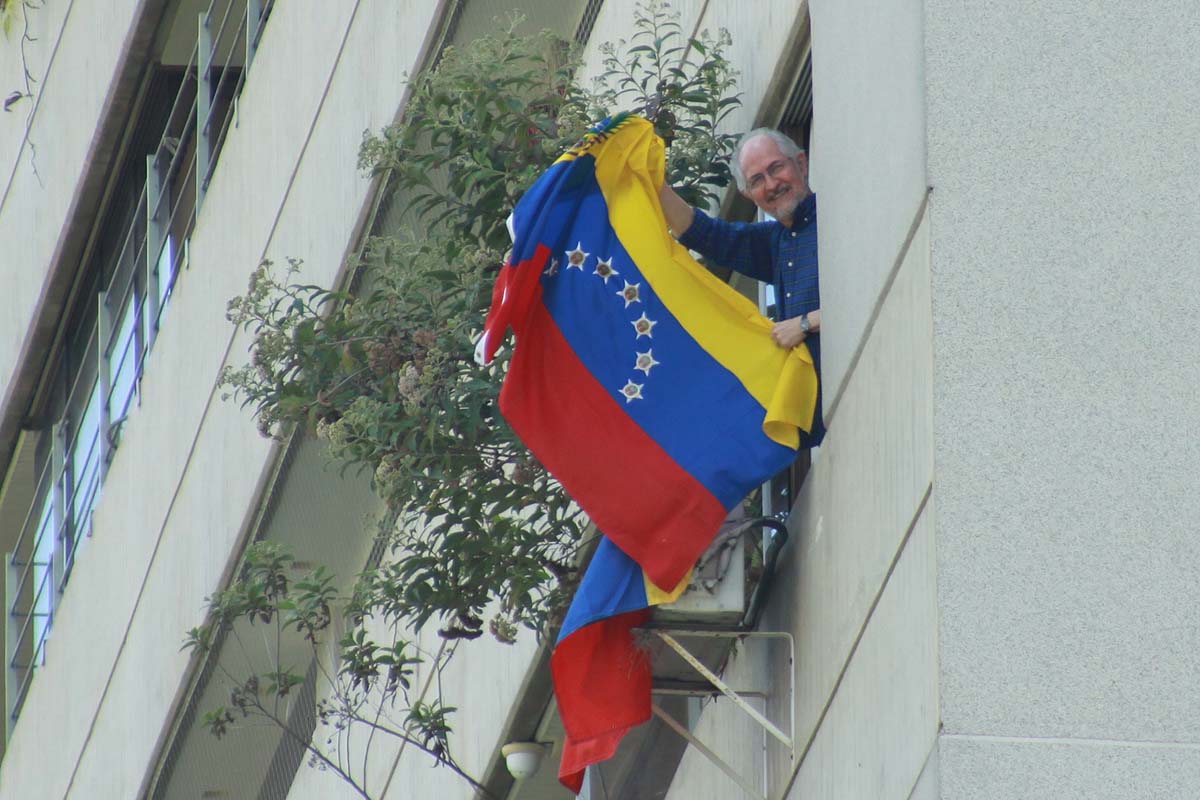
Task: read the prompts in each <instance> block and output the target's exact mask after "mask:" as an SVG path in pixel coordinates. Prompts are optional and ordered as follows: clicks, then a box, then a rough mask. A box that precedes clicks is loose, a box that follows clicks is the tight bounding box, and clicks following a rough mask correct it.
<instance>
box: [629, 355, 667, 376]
mask: <svg viewBox="0 0 1200 800" xmlns="http://www.w3.org/2000/svg"><path fill="white" fill-rule="evenodd" d="M659 363H661V362H658V361H655V360H654V350H653V348H651V349H649V350H647V351H646V352H644V353H638V354H637V361H636V362H635V363H634V365H633V368H634V369H640V370H641V371H642V372H644V373H646V375H647V377H648V376H649V375H650V370H652V369H654V368H655V367H657V366H658V365H659Z"/></svg>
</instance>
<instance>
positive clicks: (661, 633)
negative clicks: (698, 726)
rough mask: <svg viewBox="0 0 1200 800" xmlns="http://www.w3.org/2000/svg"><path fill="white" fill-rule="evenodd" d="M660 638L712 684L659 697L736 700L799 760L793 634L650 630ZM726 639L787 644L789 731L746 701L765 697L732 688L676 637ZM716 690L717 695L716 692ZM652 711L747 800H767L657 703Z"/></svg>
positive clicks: (736, 702)
mask: <svg viewBox="0 0 1200 800" xmlns="http://www.w3.org/2000/svg"><path fill="white" fill-rule="evenodd" d="M649 632H650V633H653V634H654V635H655V636H657V637H658V638H659V639H660V640H662V642H663V643H664V644H666V645H667V646H668V647H669V648H671V649H672V650H674V651H675V653H676V654H678V655H679V657H680V658H682V659H683V660H684V661H686V662H687V663H688V664H689V665H690V666H691V667H692V669H694V670H696V672H698V673H699V674H700V675H701V676H703V677H704V679H705V680H706V681H707V682H708V684H709V685H711V688H710V689H700V688H695V689H692V688H688V689H680V688H671V689H663V690H655V691H656V693H659V694H681V693H683V694H704V695H710V694H715V692H720V693H721V694H723V695H725V697H727V698H729V699H730V700H731V701H733V703H734V705H736V706H737V707H738V708H740V709H741V710H742V711H744V712H745V713H746V714H747V715H748V716H749V717H750V718H751V719H752V720H754V721H755V722H756V723H757V724H758V725H759V726H760V727H762V729H763V730H764V731H766V732H767V733H769V734H770V735H771V736H773V737H774V738H775V739H777V740H779V741H780V742H781V743H782V744H783V745H784V746H785V747H786V748H788V750H789V751H790V753H791V757H792V759H793V760H795V758H796V673H795V670H794V669H793V665H794V664H795V662H796V642H795V640H794V639H793V638H792V635H791V634H790V633H782V632H772V631H699V630H664V629H651V630H650V631H649ZM676 637H678V638H689V637H691V638H717V639H720V638H726V639H744V638H756V639H767V640H771V639H774V640H782V641H786V642H787V647H788V670H787V673H788V689H787V705H788V732H787V733H784V732H783V731H782V730H781V729H780V728H779V726H778V725H776V724H775V723H773V722H771V721H770V720H769V719H767V717H766V716H765V715H764V714H762V713H761V712H759V711H758V709H756V708H754V707H753V706H751V705H750V703H748V702H747V701H746V697H747V696H755V695H758V696H763V695H761V694H760V693H757V692H748V691H738V690H735V689H733V688H731V687H730V686H729V685H728V684H726V683H725V682H724V681H723V680H721V678H720V676H718V675H717V674H716V673H714V672H713V671H712V670H710V669H709V668H708V667H707V666H705V665H704V664H703V663H702V662H701V661H700V660H699V659H698V658H696V657H695V656H694V655H692V653H690V652H689V651H688V650H687V648H685V647H684V646H683V645H682V644H680V643H679V641H678V639H677V638H676ZM714 690H715V692H714ZM651 707H652V709H653V711H654V714H655V716H657V717H658V718H659V719H661V720H662V721H663V722H664V723H665V724H666V725H667V727H669V728H670V729H671V730H673V731H675V732H676V733H677V734H679V735H680V736H682V737H683V738H684V739H685V740H686V741H687V742H688V744H690V745H692V746H693V747H695V748H696V750H698V751H699V752H700V754H701V755H702V756H704V757H705V758H706V759H708V760H709V761H710V762H712V764H713V765H714V766H716V767H717V768H718V769H720V770H721V771H722V772H724V773H725V774H726V775H728V776H729V777H730V778H731V779H732V780H733V781H734V782H735V783H737V785H738V786H740V787H741V788H742V791H744V792H745V793H746V796H747V797H751V798H755V800H767V798H766V796H764V795H763V794H762V793H761V792H759V791H758V789H757V788H756V787H755V786H754V784H753V783H751V781H750V780H749V779H748V778H746V777H745V776H744V775H741V774H740V773H738V771H737V770H735V769H734V768H733V767H732V766H730V765H729V764H728V763H727V762H726V761H725V760H724V759H722V758H721V757H720V756H719V755H717V754H716V753H715V752H713V750H712V749H711V748H709V747H708V746H707V745H705V744H704V743H703V742H701V741H700V740H699V739H697V738H696V736H695V735H694V734H693V733H692V732H691V731H689V730H688V729H687V727H686V726H685V725H683V724H681V723H680V722H679V721H678V720H676V719H675V718H674V717H672V716H671V715H670V714H669V713H668V712H666V711H665V710H663V708H662V707H661V706H659V705H658V704H657V703H653V704H652V706H651Z"/></svg>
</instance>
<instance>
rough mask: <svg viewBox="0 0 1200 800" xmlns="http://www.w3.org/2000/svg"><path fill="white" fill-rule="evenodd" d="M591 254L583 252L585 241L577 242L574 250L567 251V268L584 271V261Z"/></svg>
mask: <svg viewBox="0 0 1200 800" xmlns="http://www.w3.org/2000/svg"><path fill="white" fill-rule="evenodd" d="M590 255H591V253H585V252H583V242H579V243H577V244H576V245H575V249H574V250H568V251H567V269H577V270H580V271H583V262H585V261H587V257H588V256H590Z"/></svg>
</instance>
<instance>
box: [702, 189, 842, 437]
mask: <svg viewBox="0 0 1200 800" xmlns="http://www.w3.org/2000/svg"><path fill="white" fill-rule="evenodd" d="M679 243H680V244H682V245H683V246H684V247H687V248H689V249H691V250H695V251H696V252H697V253H700V254H701V255H702V256H704V257H705V258H707V259H708V260H709V261H711V262H713V263H714V264H717V265H718V266H722V267H726V268H727V269H731V270H733V271H734V272H740V273H742V274H743V275H748V276H750V277H751V278H755V279H757V280H760V281H763V282H764V283H770V284H772V285H774V287H775V303H776V314H775V318H776V319H779V320H785V319H791V318H793V317H798V316H800V315H801V314H807V313H808V312H809V311H816V310H817V309H819V308H820V307H821V291H820V285H819V284H818V282H817V197H816V195H813V194H810V195H809V196H808V197H806V198H804V200H803V201H801V203H800V205H799V206H797V207H796V213H795V215H794V217H793V218H792V226H791V227H790V228H789V227H788V226H786V225H784V224H783V223H781V222H776V221H774V220H772V221H768V222H726V221H725V220H723V219H714V218H713V217H710V216H708V215H707V214H705V213H704V212H703V211H701V210H699V209H696V215H695V217H694V218H693V220H692V224H691V226H690V227H689V228H688V229H687V231H686V232H685V233H684V234H683V235H682V236H680V237H679ZM804 341H805V343H806V344H807V345H808V349H809V352H811V353H812V357H813V363H814V364H815V365H816V367H817V375H818V376H819V375H820V374H821V336H820V335H819V334H816V333H811V334H809V335H808V337H807V338H806V339H805V340H804ZM820 408H821V398H820V395H818V397H817V410H818V414H817V419H816V420H815V421H814V423H815V424H814V426H813V432H812V435H811V436H810V437H809V440H808V441H807V442H806V443H805V446H809V447H813V446H816V445H818V444H820V443H821V439H822V438H823V437H824V435H825V426H824V425H823V424H822V422H821V417H820V413H819V412H820Z"/></svg>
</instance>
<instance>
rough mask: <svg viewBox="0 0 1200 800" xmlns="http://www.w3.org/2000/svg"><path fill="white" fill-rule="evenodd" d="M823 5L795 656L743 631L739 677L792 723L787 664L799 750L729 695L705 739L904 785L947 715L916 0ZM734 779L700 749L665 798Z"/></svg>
mask: <svg viewBox="0 0 1200 800" xmlns="http://www.w3.org/2000/svg"><path fill="white" fill-rule="evenodd" d="M811 14H812V42H813V44H812V47H813V105H814V108H813V115H814V122H813V134H812V149H811V163H812V183H813V186H814V189H815V191H816V192H817V195H818V197H819V198H820V209H819V215H818V224H819V226H820V227H819V230H820V262H821V298H822V306H823V308H822V315H823V318H822V355H823V364H822V370H823V379H824V381H825V387H826V388H825V391H826V395H825V413H826V419H827V422H828V424H829V434H828V437H827V438H826V440H825V443H824V445H823V446H822V447H821V449H820V452H819V455H818V457H817V459H816V461H815V464H814V465H813V468H812V470H811V472H810V473H809V476H808V479H807V481H806V483H805V486H804V488H803V490H802V492H801V496H800V498H799V500H798V503H797V505H796V507H795V509H794V510H793V512H792V515H791V519H790V522H789V528H790V530H791V533H792V541H791V543H790V544H789V545H788V549H787V551H786V556H785V558H784V559H783V560H782V561H781V563H780V566H779V573H780V574H779V579H778V582H777V584H776V587H775V590H774V595H773V597H772V600H771V603H770V606H769V607H768V610H767V613H766V615H765V618H764V620H763V622H762V625H761V626H760V627H761V629H763V630H783V631H789V632H791V633H792V635H793V636H794V637H795V642H796V653H797V654H796V663H795V665H794V666H789V665H788V664H787V662H786V658H784V657H782V656H781V655H780V652H781V651H780V652H776V653H774V654H770V655H768V654H767V653H766V652H765V651H764V650H763V649H762V647H761V645H758V644H750V645H744V646H739V650H738V656H737V658H736V659H735V661H734V664H733V667H732V668H731V672H730V676H731V678H732V679H733V680H734V681H735V682H736V681H738V680H739V679H743V678H744V677H746V676H750V675H753V674H754V673H755V671H756V670H759V669H762V667H763V664H765V665H766V668H767V670H768V672H769V673H770V674H771V675H773V676H774V679H773V681H772V683H771V696H770V697H769V698H768V701H767V709H768V712H769V716H770V717H771V718H772V719H773V720H776V721H784V722H785V723H786V721H787V719H788V712H789V709H788V708H787V705H786V690H787V685H788V679H789V676H790V677H791V678H793V679H794V681H795V686H796V697H795V708H794V710H795V714H796V737H795V738H796V743H797V745H796V746H797V750H796V753H795V754H794V755H793V754H791V753H788V752H787V751H786V750H785V748H783V747H782V746H780V745H778V744H776V743H774V741H773V740H764V739H763V737H762V735H761V733H760V732H758V731H754V729H753V728H752V727H749V726H747V725H746V723H745V722H744V721H743V718H744V716H745V715H744V714H743V713H742V712H741V711H739V710H738V709H737V708H735V707H733V706H732V705H731V704H730V703H727V702H718V703H715V704H710V705H709V706H708V707H707V708H706V710H705V712H704V715H703V716H702V718H701V721H700V724H699V725H698V727H697V734H698V735H699V736H700V738H701V739H702V740H703V741H706V743H708V744H710V746H712V747H713V749H714V750H716V751H717V752H718V753H720V754H723V755H725V756H727V757H728V758H729V759H730V760H731V762H733V763H736V764H738V765H740V767H741V768H742V770H743V772H744V773H745V774H747V775H749V776H751V777H753V779H754V780H755V781H757V782H758V783H759V785H760V786H762V788H763V789H764V793H765V794H768V795H769V796H771V797H781V796H784V794H786V796H788V797H795V798H812V797H847V798H850V797H854V798H860V797H861V798H866V797H870V798H889V799H890V798H898V799H899V800H907V798H908V797H909V796H910V793H911V792H912V791H913V789H914V786H916V785H917V781H918V777H919V776H920V775H921V773H922V770H923V768H924V766H925V764H926V761H927V759H928V757H929V755H930V753H931V751H932V750H933V748H934V744H935V741H936V735H937V729H938V719H939V710H938V687H937V663H938V662H937V657H938V629H937V605H936V603H937V595H936V577H935V558H934V554H935V549H934V542H933V532H934V524H933V505H932V502H931V501H930V496H931V493H932V487H933V427H932V425H933V422H932V358H933V357H932V352H931V340H932V330H931V314H930V283H929V281H930V277H929V276H930V251H929V224H928V217H927V213H926V210H925V206H924V198H925V177H924V175H925V169H924V164H925V148H924V125H925V119H924V96H923V91H924V89H923V84H922V81H921V66H922V63H923V53H922V5H921V3H920V2H918V0H907V1H906V2H902V3H897V4H888V5H886V6H885V7H880V6H879V4H875V3H867V2H841V3H832V2H827V1H825V0H818V1H817V2H813V3H812V4H811ZM757 58H761V59H763V61H761V62H760V63H771V62H767V61H766V60H765V56H762V55H761V54H760V55H759V56H757ZM756 662H762V663H756ZM764 743H765V752H766V754H767V755H766V759H765V761H766V771H765V774H764V772H763V766H762V765H763V757H762V752H763V750H764ZM927 785H928V784H926V786H927ZM737 792H738V790H737V788H736V787H735V786H734V784H733V783H732V781H730V779H729V778H727V777H726V776H724V775H722V774H721V773H720V772H719V771H718V770H717V769H716V768H715V767H713V766H711V765H710V764H709V763H708V762H707V761H706V760H705V759H704V758H703V757H702V756H700V754H699V753H698V752H696V751H695V750H689V751H688V753H687V754H686V755H685V756H684V761H683V764H682V765H681V767H680V769H679V771H678V773H677V774H676V779H675V783H674V784H673V785H672V788H671V794H670V797H673V798H680V799H681V800H682V798H689V800H691V799H692V798H713V799H714V800H716V798H728V797H733V796H740V795H738V794H737Z"/></svg>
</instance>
